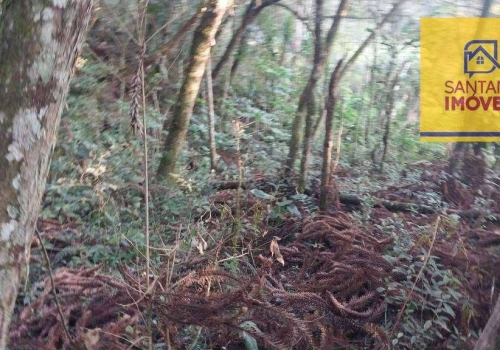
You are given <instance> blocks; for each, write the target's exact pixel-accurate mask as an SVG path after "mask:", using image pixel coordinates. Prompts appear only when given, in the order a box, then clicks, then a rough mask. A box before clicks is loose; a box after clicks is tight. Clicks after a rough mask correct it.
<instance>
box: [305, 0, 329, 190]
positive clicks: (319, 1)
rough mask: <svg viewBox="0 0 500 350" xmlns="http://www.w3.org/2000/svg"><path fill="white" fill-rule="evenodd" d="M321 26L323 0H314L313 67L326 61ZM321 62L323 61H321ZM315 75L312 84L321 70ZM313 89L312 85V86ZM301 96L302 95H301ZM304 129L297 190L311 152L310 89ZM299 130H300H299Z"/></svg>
mask: <svg viewBox="0 0 500 350" xmlns="http://www.w3.org/2000/svg"><path fill="white" fill-rule="evenodd" d="M322 26H323V0H316V16H315V20H314V61H313V65H314V67H316V68H317V67H318V64H323V65H324V61H326V58H324V57H322V55H323V43H322V40H323V38H322V37H321V36H322V35H321V27H322ZM322 62H323V63H322ZM317 73H318V74H317V76H316V78H315V79H314V85H316V82H317V81H318V79H319V77H320V75H321V72H317ZM313 89H314V87H313ZM301 97H302V96H301ZM306 97H307V99H306V102H307V103H306V106H305V108H306V118H305V120H306V129H305V133H304V136H305V137H304V144H303V146H302V159H301V162H300V176H299V183H298V185H299V186H298V187H299V192H304V190H305V187H306V182H307V172H308V163H309V154H310V153H311V147H312V140H311V138H312V133H313V125H312V123H313V115H314V112H315V106H314V105H315V101H314V93H313V91H312V90H311V91H310V92H308V95H307V96H306ZM299 132H300V130H299Z"/></svg>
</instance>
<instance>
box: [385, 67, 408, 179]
mask: <svg viewBox="0 0 500 350" xmlns="http://www.w3.org/2000/svg"><path fill="white" fill-rule="evenodd" d="M405 65H406V63H403V64H402V65H401V68H400V69H399V70H398V71H397V72H396V74H395V75H394V78H393V79H392V82H391V83H390V85H389V87H388V89H387V90H388V91H387V100H386V105H385V129H384V136H383V137H382V158H381V159H380V171H383V170H384V163H385V159H386V157H387V151H388V150H389V135H390V132H391V122H392V113H393V110H394V93H395V91H394V89H395V88H396V85H397V83H398V81H399V74H401V71H402V70H403V69H404V67H405Z"/></svg>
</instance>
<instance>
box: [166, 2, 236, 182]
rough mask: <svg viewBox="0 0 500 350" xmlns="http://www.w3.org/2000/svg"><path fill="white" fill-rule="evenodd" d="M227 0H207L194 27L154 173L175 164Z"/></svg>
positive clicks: (172, 171)
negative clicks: (197, 24)
mask: <svg viewBox="0 0 500 350" xmlns="http://www.w3.org/2000/svg"><path fill="white" fill-rule="evenodd" d="M229 2H230V0H211V1H210V4H209V5H208V8H207V10H206V12H205V14H204V15H203V18H202V19H201V22H200V25H199V26H198V28H197V29H196V32H195V34H194V37H193V44H192V46H191V57H190V61H189V64H188V68H187V70H186V73H185V77H184V82H183V84H182V87H181V90H180V92H179V96H178V97H177V102H176V104H175V106H174V110H173V113H172V120H171V123H170V126H169V130H168V136H167V137H166V139H165V143H164V146H163V152H164V153H163V156H162V158H161V161H160V166H159V168H158V177H160V178H165V177H169V175H170V174H172V173H175V165H176V163H177V158H178V156H179V153H180V151H181V148H182V144H183V142H184V139H185V138H186V134H187V130H188V126H189V121H190V119H191V114H192V113H193V107H194V103H195V100H196V96H198V92H199V90H200V84H201V79H202V77H203V74H204V73H205V68H206V64H207V60H208V58H209V56H210V50H211V46H212V42H213V41H214V38H215V33H216V32H217V29H218V28H219V25H220V23H221V21H222V17H223V16H224V13H225V12H226V10H227V8H228V5H229Z"/></svg>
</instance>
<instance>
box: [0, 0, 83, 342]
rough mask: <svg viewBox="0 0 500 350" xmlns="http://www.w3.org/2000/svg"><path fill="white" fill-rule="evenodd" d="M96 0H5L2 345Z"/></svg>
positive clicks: (0, 160)
mask: <svg viewBox="0 0 500 350" xmlns="http://www.w3.org/2000/svg"><path fill="white" fill-rule="evenodd" d="M91 3H92V0H73V1H67V0H45V1H40V0H3V1H1V2H0V349H2V350H3V349H5V348H6V344H7V335H8V329H9V323H10V319H11V314H12V310H13V307H14V302H15V300H16V296H17V291H18V288H19V285H20V281H21V279H22V278H23V277H24V273H25V271H26V267H27V265H28V263H29V246H30V242H31V238H32V235H33V231H34V228H35V223H36V220H37V217H38V213H39V207H40V201H41V198H42V194H43V192H44V189H45V181H46V177H47V173H48V170H49V164H50V156H51V154H52V150H53V148H54V144H55V141H56V135H57V128H58V125H59V120H60V115H61V112H62V109H63V104H64V100H65V97H66V94H67V91H68V86H69V81H70V78H71V74H72V69H73V66H74V63H75V61H76V58H77V56H78V50H79V48H80V47H81V44H82V42H83V38H84V34H85V31H86V28H87V23H88V19H89V17H90V11H91Z"/></svg>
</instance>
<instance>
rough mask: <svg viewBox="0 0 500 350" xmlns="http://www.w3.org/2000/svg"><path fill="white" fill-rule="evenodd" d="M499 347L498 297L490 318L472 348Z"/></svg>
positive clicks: (488, 348)
mask: <svg viewBox="0 0 500 350" xmlns="http://www.w3.org/2000/svg"><path fill="white" fill-rule="evenodd" d="M498 348H500V297H499V298H498V299H497V303H496V305H495V308H494V309H493V312H492V313H491V316H490V319H489V320H488V323H487V324H486V327H485V328H484V330H483V332H482V333H481V336H480V337H479V339H478V341H477V342H476V345H475V346H474V350H493V349H498Z"/></svg>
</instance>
